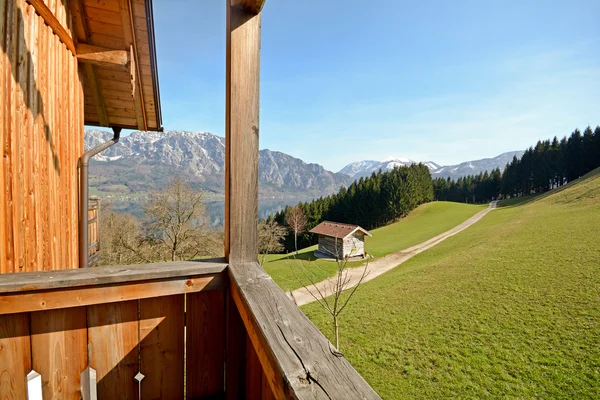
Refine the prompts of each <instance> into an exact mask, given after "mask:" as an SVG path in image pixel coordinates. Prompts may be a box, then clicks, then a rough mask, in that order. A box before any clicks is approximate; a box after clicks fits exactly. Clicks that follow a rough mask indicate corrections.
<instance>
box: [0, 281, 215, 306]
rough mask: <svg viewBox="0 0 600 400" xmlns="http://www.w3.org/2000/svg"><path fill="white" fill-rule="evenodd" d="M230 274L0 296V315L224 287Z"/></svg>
mask: <svg viewBox="0 0 600 400" xmlns="http://www.w3.org/2000/svg"><path fill="white" fill-rule="evenodd" d="M225 284H226V277H224V276H223V275H222V274H214V275H207V276H200V277H197V276H196V277H185V278H174V279H164V280H153V281H146V282H135V283H125V284H118V285H100V286H90V287H83V288H71V289H63V290H46V291H42V292H25V293H15V294H7V295H0V314H14V313H19V312H31V311H43V310H55V309H60V308H68V307H80V306H89V305H95V304H107V303H116V302H120V301H125V300H139V299H148V298H152V297H159V296H170V295H175V294H184V293H195V292H199V291H201V290H216V289H219V290H220V289H222V288H223V287H224V286H225Z"/></svg>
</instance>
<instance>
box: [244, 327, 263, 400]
mask: <svg viewBox="0 0 600 400" xmlns="http://www.w3.org/2000/svg"><path fill="white" fill-rule="evenodd" d="M262 376H263V371H262V368H261V366H260V360H259V359H258V355H257V354H256V351H255V350H254V347H252V342H251V341H250V337H248V336H247V337H246V379H245V382H246V398H247V399H260V398H261V395H260V393H261V390H262Z"/></svg>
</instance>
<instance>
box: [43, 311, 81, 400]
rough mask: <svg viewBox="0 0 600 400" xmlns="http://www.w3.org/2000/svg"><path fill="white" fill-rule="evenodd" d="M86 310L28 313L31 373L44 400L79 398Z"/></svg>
mask: <svg viewBox="0 0 600 400" xmlns="http://www.w3.org/2000/svg"><path fill="white" fill-rule="evenodd" d="M86 315H87V314H86V308H85V307H76V308H65V309H62V310H52V311H40V312H34V313H31V353H32V357H33V369H35V370H36V371H37V372H39V373H40V374H41V375H42V389H43V393H44V398H47V399H59V398H60V399H65V400H66V399H79V398H81V382H80V377H81V371H83V370H84V369H85V368H86V367H87V364H88V358H87V321H86V318H87V316H86Z"/></svg>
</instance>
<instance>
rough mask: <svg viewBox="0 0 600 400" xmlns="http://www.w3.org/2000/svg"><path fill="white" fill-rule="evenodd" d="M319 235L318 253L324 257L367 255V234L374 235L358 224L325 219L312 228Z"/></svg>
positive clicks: (311, 231)
mask: <svg viewBox="0 0 600 400" xmlns="http://www.w3.org/2000/svg"><path fill="white" fill-rule="evenodd" d="M310 233H314V234H316V235H319V247H318V250H317V253H319V254H317V255H322V256H323V257H335V258H338V259H343V258H346V257H362V256H364V255H365V236H372V235H371V234H370V233H369V232H368V231H367V230H366V229H363V228H361V227H360V226H358V225H350V224H343V223H341V222H330V221H323V222H321V223H320V224H319V225H317V226H315V227H314V228H312V229H311V230H310Z"/></svg>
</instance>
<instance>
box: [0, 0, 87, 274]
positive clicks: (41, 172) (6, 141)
mask: <svg viewBox="0 0 600 400" xmlns="http://www.w3.org/2000/svg"><path fill="white" fill-rule="evenodd" d="M45 3H46V5H47V6H48V7H49V8H50V10H51V11H52V12H53V13H54V15H55V16H56V17H57V19H58V20H59V21H60V23H61V24H62V25H63V26H64V27H65V28H66V29H67V31H71V16H70V12H69V8H68V7H67V0H45ZM0 42H1V49H0V146H1V147H0V154H1V156H2V157H0V160H1V161H0V273H10V272H23V271H41V270H56V269H71V268H77V267H78V246H77V243H78V231H77V229H78V228H77V227H78V224H77V221H78V173H77V161H78V158H79V157H80V155H81V154H82V152H83V129H84V128H83V101H84V97H83V91H82V81H81V79H80V76H79V73H78V69H77V60H76V59H75V57H74V55H73V54H72V53H71V52H70V51H69V50H68V49H67V48H66V47H65V45H64V44H62V43H61V41H60V40H59V38H58V37H57V36H56V35H54V34H53V32H52V29H51V28H50V27H48V26H47V25H46V24H45V23H44V21H43V19H42V17H40V16H39V15H37V14H36V13H35V11H34V9H33V7H32V6H31V5H29V4H27V2H26V1H25V0H1V1H0Z"/></svg>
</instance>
